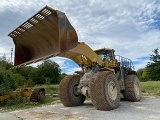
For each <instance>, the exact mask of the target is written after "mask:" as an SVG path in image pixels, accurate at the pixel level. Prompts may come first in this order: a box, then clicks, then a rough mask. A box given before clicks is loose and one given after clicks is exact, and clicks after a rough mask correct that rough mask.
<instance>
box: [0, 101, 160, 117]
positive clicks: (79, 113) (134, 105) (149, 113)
mask: <svg viewBox="0 0 160 120" xmlns="http://www.w3.org/2000/svg"><path fill="white" fill-rule="evenodd" d="M0 120H160V98H142V100H141V101H140V102H127V101H121V105H120V107H119V108H118V109H115V110H112V111H99V110H96V109H95V108H94V107H93V105H92V103H91V101H85V103H84V105H82V106H78V107H64V106H63V105H62V104H55V105H48V106H43V107H38V108H32V109H27V110H19V111H13V112H5V113H0Z"/></svg>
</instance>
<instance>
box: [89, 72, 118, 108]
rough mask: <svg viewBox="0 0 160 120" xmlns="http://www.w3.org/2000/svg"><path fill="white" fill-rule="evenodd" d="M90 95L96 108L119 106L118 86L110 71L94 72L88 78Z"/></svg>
mask: <svg viewBox="0 0 160 120" xmlns="http://www.w3.org/2000/svg"><path fill="white" fill-rule="evenodd" d="M90 96H91V100H92V102H93V105H94V107H95V108H96V109H98V110H112V109H115V108H117V107H119V103H120V88H119V84H118V80H117V78H116V76H115V75H114V74H113V73H112V72H106V71H102V72H98V73H95V74H94V76H93V77H92V79H91V80H90Z"/></svg>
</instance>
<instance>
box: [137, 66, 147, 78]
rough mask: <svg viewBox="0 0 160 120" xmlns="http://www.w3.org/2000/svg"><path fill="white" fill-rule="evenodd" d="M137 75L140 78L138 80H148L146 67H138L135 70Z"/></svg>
mask: <svg viewBox="0 0 160 120" xmlns="http://www.w3.org/2000/svg"><path fill="white" fill-rule="evenodd" d="M137 75H138V78H139V79H140V81H148V80H149V77H148V73H147V69H146V68H142V69H139V70H138V71H137Z"/></svg>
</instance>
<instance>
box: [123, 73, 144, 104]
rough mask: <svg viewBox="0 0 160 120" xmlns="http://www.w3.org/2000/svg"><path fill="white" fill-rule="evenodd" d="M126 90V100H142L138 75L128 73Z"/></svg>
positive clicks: (124, 94)
mask: <svg viewBox="0 0 160 120" xmlns="http://www.w3.org/2000/svg"><path fill="white" fill-rule="evenodd" d="M124 84H125V90H124V91H122V94H123V96H124V99H125V100H128V101H133V102H136V101H140V99H141V86H140V82H139V79H138V77H137V76H136V75H127V76H126V78H125V80H124Z"/></svg>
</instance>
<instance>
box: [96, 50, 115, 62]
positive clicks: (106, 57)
mask: <svg viewBox="0 0 160 120" xmlns="http://www.w3.org/2000/svg"><path fill="white" fill-rule="evenodd" d="M95 52H96V53H97V55H98V56H99V57H100V58H101V59H102V60H103V61H104V62H105V61H112V60H114V59H115V55H114V52H115V51H114V49H109V48H103V49H98V50H95Z"/></svg>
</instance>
